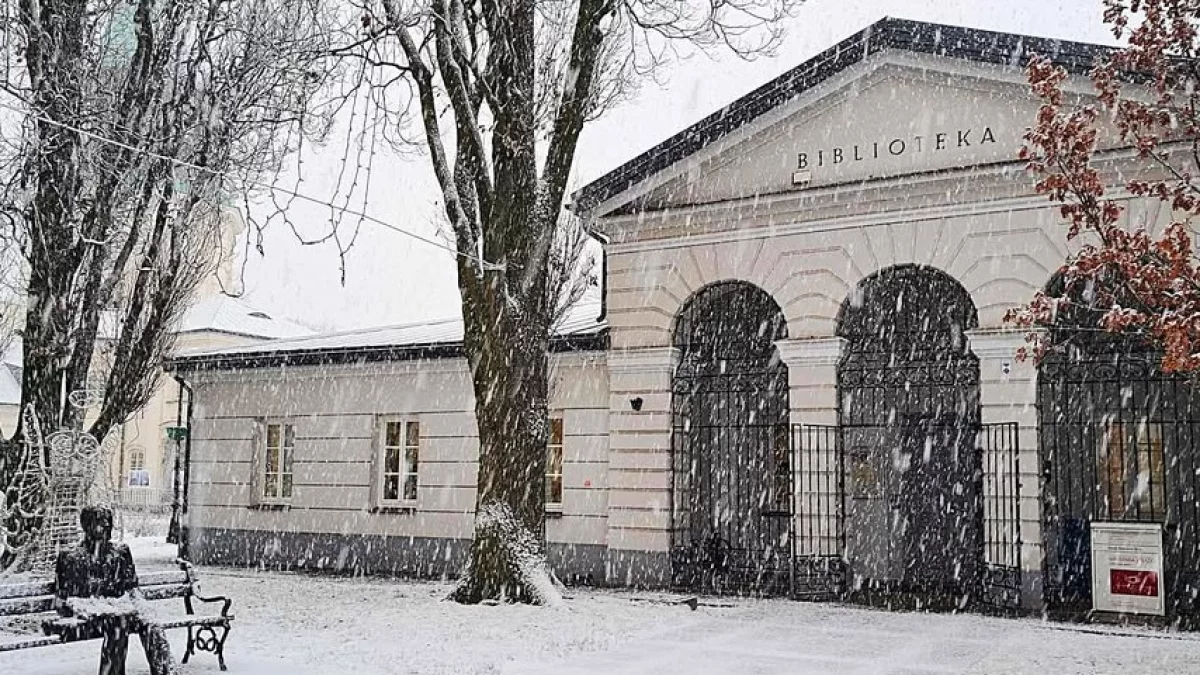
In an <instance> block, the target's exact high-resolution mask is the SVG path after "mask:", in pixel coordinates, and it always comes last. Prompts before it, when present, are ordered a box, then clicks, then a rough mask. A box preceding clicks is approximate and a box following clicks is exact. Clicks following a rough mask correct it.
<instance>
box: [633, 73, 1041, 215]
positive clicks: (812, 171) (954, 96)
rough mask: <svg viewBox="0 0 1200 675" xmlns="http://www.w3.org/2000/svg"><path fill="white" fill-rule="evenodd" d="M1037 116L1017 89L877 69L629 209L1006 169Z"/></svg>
mask: <svg viewBox="0 0 1200 675" xmlns="http://www.w3.org/2000/svg"><path fill="white" fill-rule="evenodd" d="M1037 108H1038V103H1037V101H1036V100H1034V99H1033V98H1032V97H1030V96H1029V95H1028V94H1027V93H1026V92H1025V90H1024V88H1023V87H1020V86H1019V85H1015V84H1010V83H1006V82H997V81H988V80H980V79H967V78H958V81H956V78H954V77H953V76H947V75H945V74H941V73H937V74H935V73H931V72H930V71H924V72H920V71H912V70H908V69H902V68H896V67H891V68H881V69H879V70H878V71H876V72H875V73H873V74H872V76H871V77H869V78H866V79H865V81H864V80H855V81H853V82H851V83H848V84H847V85H846V86H845V87H844V88H843V89H842V90H841V91H837V92H834V93H832V94H830V95H829V96H828V97H826V98H825V99H824V100H822V101H819V102H816V103H814V104H812V105H810V106H807V107H804V108H802V109H799V110H795V111H794V112H791V113H790V114H787V115H785V116H783V117H782V119H779V120H776V121H772V122H771V123H769V124H767V125H765V126H763V127H762V128H759V129H756V130H753V131H751V130H747V131H748V132H749V133H745V134H743V136H742V137H741V138H739V139H736V140H734V142H730V143H727V144H726V146H727V147H724V148H721V149H720V150H719V151H718V152H715V153H711V154H709V156H704V155H703V154H700V155H698V156H696V157H693V158H691V159H690V161H687V162H686V163H688V164H690V166H687V167H686V169H685V170H684V171H682V172H681V173H680V175H679V176H678V177H676V178H675V179H674V180H672V181H669V182H667V183H665V184H663V185H662V186H659V187H658V188H657V189H655V190H652V191H649V192H648V193H646V194H645V195H644V196H642V197H641V198H640V199H639V203H641V204H643V205H644V206H647V207H651V208H661V207H665V206H672V205H680V204H706V203H712V202H719V201H727V200H731V199H742V198H749V197H755V196H762V195H771V194H779V193H783V192H789V191H793V190H807V189H814V188H820V187H826V186H831V185H839V184H846V183H856V182H861V181H864V180H873V179H880V178H887V177H894V176H903V175H907V174H916V173H928V172H936V171H945V170H951V169H957V168H965V167H976V166H981V165H987V164H994V163H997V162H1012V161H1015V160H1016V159H1017V153H1018V152H1019V151H1020V148H1021V144H1022V137H1023V135H1024V133H1025V130H1026V128H1027V127H1029V126H1030V124H1031V123H1032V122H1033V120H1034V115H1035V114H1036V111H1037Z"/></svg>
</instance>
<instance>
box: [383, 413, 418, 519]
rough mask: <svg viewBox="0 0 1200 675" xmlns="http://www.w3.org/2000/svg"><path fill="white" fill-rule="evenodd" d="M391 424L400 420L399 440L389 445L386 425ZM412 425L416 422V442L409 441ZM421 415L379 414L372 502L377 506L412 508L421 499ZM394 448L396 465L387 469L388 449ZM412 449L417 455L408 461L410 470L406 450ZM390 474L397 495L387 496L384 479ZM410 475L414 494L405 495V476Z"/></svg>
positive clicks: (384, 507)
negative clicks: (392, 497) (394, 483)
mask: <svg viewBox="0 0 1200 675" xmlns="http://www.w3.org/2000/svg"><path fill="white" fill-rule="evenodd" d="M392 424H399V425H400V431H399V436H400V437H399V441H400V442H399V443H398V444H397V445H391V444H389V443H388V427H389V425H392ZM411 425H416V443H415V444H410V443H409V441H410V437H409V430H410V428H411ZM421 431H422V430H421V419H420V417H419V416H416V415H383V416H381V417H380V418H379V423H378V429H377V430H376V440H375V448H376V451H375V471H374V481H375V500H374V502H375V503H374V506H375V508H377V509H415V508H417V507H418V506H419V504H420V502H421V445H422V442H421V441H422V438H423V435H422V433H421ZM392 448H395V449H396V450H397V451H398V452H397V459H398V465H397V466H396V470H395V471H389V470H388V468H389V467H388V465H387V464H388V461H387V460H388V451H389V450H391V449H392ZM410 450H412V451H415V455H416V459H415V461H413V462H411V466H412V467H413V468H412V470H411V471H410V470H409V468H408V467H409V466H410V462H409V451H410ZM389 476H395V477H396V498H395V499H388V498H387V495H386V490H387V479H388V477H389ZM409 477H412V479H413V496H412V497H406V496H405V488H406V487H407V485H408V479H409Z"/></svg>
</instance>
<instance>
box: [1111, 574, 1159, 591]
mask: <svg viewBox="0 0 1200 675" xmlns="http://www.w3.org/2000/svg"><path fill="white" fill-rule="evenodd" d="M1108 588H1109V592H1110V593H1112V594H1113V595H1138V596H1144V597H1148V598H1156V597H1158V575H1157V574H1156V573H1154V572H1151V571H1149V570H1117V569H1114V570H1109V572H1108Z"/></svg>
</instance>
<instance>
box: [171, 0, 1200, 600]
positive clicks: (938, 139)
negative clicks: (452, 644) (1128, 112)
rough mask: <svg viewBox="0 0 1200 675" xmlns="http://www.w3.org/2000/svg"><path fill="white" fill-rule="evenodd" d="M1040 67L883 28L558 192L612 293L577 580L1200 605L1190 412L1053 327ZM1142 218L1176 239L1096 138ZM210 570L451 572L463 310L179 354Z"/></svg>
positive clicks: (1135, 354)
mask: <svg viewBox="0 0 1200 675" xmlns="http://www.w3.org/2000/svg"><path fill="white" fill-rule="evenodd" d="M1035 53H1036V54H1042V55H1045V56H1047V57H1049V58H1051V59H1052V60H1054V61H1055V62H1057V63H1058V64H1060V65H1062V66H1063V67H1065V68H1066V69H1067V70H1068V71H1070V72H1071V73H1073V75H1072V79H1070V80H1069V81H1068V82H1067V83H1066V84H1065V88H1066V91H1067V95H1068V101H1069V100H1070V98H1071V97H1078V98H1077V100H1080V101H1082V100H1083V97H1086V96H1087V95H1088V94H1089V93H1090V92H1091V91H1092V88H1091V83H1090V81H1089V79H1088V77H1087V71H1088V70H1089V69H1090V67H1091V65H1092V64H1093V62H1094V61H1095V59H1096V58H1097V57H1098V56H1100V55H1102V54H1103V53H1104V48H1102V47H1098V46H1094V45H1087V44H1079V43H1070V42H1063V41H1057V40H1047V39H1042V38H1036V37H1029V36H1022V35H1011V34H1003V33H994V32H988V31H982V30H975V29H967V28H959V27H953V26H943V25H933V24H926V23H919V22H912V21H904V20H895V19H884V20H882V21H880V22H878V23H876V24H874V25H871V26H869V27H867V28H866V29H864V30H862V31H861V32H859V33H857V34H856V35H853V36H852V37H850V38H848V39H846V40H844V41H842V42H841V43H839V44H836V45H833V46H831V47H830V48H829V49H827V50H826V51H824V52H822V53H821V54H819V55H817V56H816V57H814V58H813V59H811V60H810V61H808V62H806V63H803V64H800V65H799V66H797V67H796V68H794V69H793V70H791V71H789V72H786V73H785V74H783V75H782V76H780V77H778V78H777V79H775V80H773V81H771V82H769V83H767V84H765V85H763V86H762V87H759V88H758V89H756V90H754V91H751V92H749V93H747V94H746V95H745V96H743V97H742V98H740V99H738V100H736V101H733V102H731V103H730V104H729V105H727V106H726V107H724V108H722V109H721V110H720V111H719V112H717V113H714V114H713V115H711V116H709V117H707V118H705V119H703V120H701V121H699V122H697V123H696V124H694V125H692V126H691V127H689V128H687V129H684V130H682V131H681V132H679V133H678V134H677V135H675V136H673V137H671V138H669V139H667V140H665V141H663V142H662V143H660V144H659V145H657V146H655V147H653V148H651V149H650V150H648V151H646V152H645V153H643V154H642V155H640V156H638V157H636V158H633V159H631V160H630V161H629V162H627V163H626V164H624V165H622V166H620V167H618V168H616V169H615V170H613V171H612V172H611V173H609V174H607V175H605V176H604V177H602V178H600V179H599V180H597V181H595V182H593V183H592V184H589V185H587V186H585V187H583V188H582V189H581V190H579V191H578V192H577V193H575V194H574V195H573V196H572V203H571V208H572V209H573V210H574V211H575V212H577V213H579V214H580V215H581V216H582V217H583V218H584V219H585V222H586V223H588V224H589V227H590V229H591V230H592V232H593V233H594V234H595V235H596V237H597V238H598V239H600V240H601V241H602V242H603V245H604V265H603V270H604V274H603V283H602V290H603V293H602V296H603V298H602V300H601V301H599V302H596V303H593V304H585V305H582V306H580V307H577V308H576V309H575V312H574V313H573V314H572V315H571V317H569V319H568V320H567V321H566V322H565V325H564V326H563V327H562V328H561V330H560V332H559V334H558V335H557V336H556V337H555V338H554V340H553V342H552V344H553V351H554V353H553V354H552V356H551V364H552V376H553V380H554V381H553V383H552V387H551V388H552V392H553V396H552V400H551V418H552V433H551V438H550V442H549V447H548V448H547V458H548V461H547V486H548V487H547V514H546V516H547V517H546V541H547V546H548V550H549V554H550V558H551V562H552V564H553V566H554V567H555V569H556V571H557V573H558V575H559V577H560V578H562V579H563V580H564V581H567V582H568V583H581V584H595V585H609V586H628V587H638V588H656V589H687V590H689V591H692V592H702V593H737V594H749V595H773V596H783V597H793V598H796V599H806V600H825V599H831V600H833V599H836V600H848V601H853V602H863V603H870V604H881V605H884V606H896V607H933V608H936V607H946V608H953V609H971V610H978V611H986V610H1007V611H1041V610H1046V611H1048V612H1051V613H1055V612H1061V613H1064V614H1074V615H1079V616H1082V615H1086V614H1089V613H1095V612H1100V613H1111V614H1113V615H1120V614H1125V615H1132V614H1138V615H1146V616H1147V617H1162V620H1164V621H1175V620H1184V621H1187V620H1191V619H1194V618H1196V617H1197V616H1200V601H1198V600H1197V598H1198V596H1200V559H1198V557H1200V505H1198V504H1200V495H1198V492H1197V488H1198V484H1200V476H1198V474H1200V462H1197V447H1198V446H1200V397H1197V396H1196V395H1195V394H1194V390H1193V387H1192V386H1191V385H1190V383H1189V382H1188V381H1187V380H1184V379H1181V378H1178V377H1175V376H1172V375H1168V374H1164V373H1163V372H1162V371H1161V370H1160V368H1159V366H1158V364H1159V356H1158V355H1157V354H1156V353H1154V352H1152V351H1150V350H1149V349H1147V348H1145V347H1141V346H1139V345H1138V344H1134V343H1132V342H1129V341H1125V340H1121V339H1118V337H1116V336H1106V334H1105V333H1103V331H1098V330H1096V329H1095V325H1094V317H1065V318H1062V317H1060V324H1061V325H1056V326H1055V327H1054V328H1052V329H1051V333H1052V334H1051V336H1050V338H1051V339H1052V341H1053V342H1054V343H1055V344H1057V345H1059V346H1060V347H1061V348H1060V349H1056V350H1055V351H1054V352H1053V355H1052V356H1050V357H1048V358H1046V359H1044V360H1042V361H1041V362H1040V363H1034V362H1032V361H1022V360H1018V359H1017V358H1016V352H1017V350H1018V348H1020V347H1021V346H1022V344H1023V343H1024V339H1025V335H1024V333H1023V332H1022V331H1020V330H1016V329H1014V328H1013V327H1012V326H1010V325H1008V324H1006V323H1005V321H1004V315H1005V313H1006V312H1007V311H1008V310H1009V309H1011V308H1013V307H1017V306H1020V305H1022V304H1024V303H1026V302H1027V301H1028V300H1029V299H1030V298H1031V297H1032V296H1033V294H1034V293H1035V292H1036V291H1038V290H1039V289H1042V288H1048V287H1049V288H1053V285H1054V284H1055V283H1056V279H1055V272H1056V270H1058V269H1059V267H1060V266H1061V265H1062V264H1063V262H1064V260H1065V259H1066V257H1067V255H1068V248H1067V243H1066V241H1065V235H1066V228H1065V226H1064V225H1063V223H1062V221H1061V217H1060V215H1059V213H1058V211H1057V209H1055V208H1054V207H1053V205H1052V204H1050V202H1049V201H1048V200H1047V198H1046V197H1045V196H1044V195H1038V194H1035V192H1034V179H1033V178H1032V177H1031V176H1030V175H1029V174H1028V173H1027V171H1026V170H1025V164H1024V162H1022V161H1020V160H1018V159H1017V156H1018V152H1019V150H1020V148H1021V145H1022V135H1023V134H1024V132H1025V130H1026V129H1027V128H1028V127H1029V126H1030V125H1031V124H1032V123H1033V121H1034V118H1035V113H1036V111H1037V109H1038V101H1037V100H1036V99H1034V98H1033V97H1032V95H1031V94H1030V92H1029V89H1028V85H1027V83H1026V79H1025V73H1024V70H1023V64H1024V63H1025V62H1026V60H1027V59H1028V57H1029V55H1031V54H1035ZM1096 163H1097V166H1098V167H1099V168H1100V169H1101V170H1102V172H1103V175H1104V176H1106V177H1107V180H1109V181H1110V182H1111V185H1112V189H1111V194H1112V195H1114V198H1116V199H1119V200H1122V202H1123V205H1124V213H1123V216H1122V217H1124V218H1128V219H1130V222H1137V223H1143V222H1144V223H1149V224H1150V226H1151V227H1156V226H1159V227H1161V225H1162V224H1164V223H1166V222H1168V221H1169V220H1170V213H1167V212H1160V208H1159V203H1158V202H1157V201H1148V200H1142V199H1136V198H1134V197H1132V196H1131V195H1129V194H1128V192H1127V191H1125V190H1124V188H1123V187H1122V180H1123V179H1122V178H1121V177H1122V176H1124V177H1128V176H1130V175H1134V174H1135V173H1136V172H1146V171H1149V170H1150V168H1149V167H1147V166H1145V165H1144V164H1143V163H1142V162H1141V161H1140V160H1138V159H1137V156H1136V153H1135V152H1134V151H1133V150H1132V149H1130V148H1128V147H1121V146H1119V145H1116V144H1114V143H1109V144H1107V145H1105V144H1102V149H1101V151H1100V152H1099V153H1098V155H1097V158H1096ZM170 368H171V369H172V371H173V373H174V374H175V376H176V377H178V378H179V379H180V380H182V382H183V383H184V385H185V386H186V388H187V389H188V390H189V391H190V396H189V400H190V405H189V406H188V410H189V413H188V417H189V420H188V425H189V427H190V429H191V433H190V436H189V440H188V443H187V448H186V462H185V472H186V480H185V481H184V488H183V489H184V495H183V498H184V501H185V503H186V508H185V514H184V522H185V524H186V527H187V537H186V544H187V547H188V554H189V555H190V556H191V557H192V558H193V559H194V560H196V561H197V562H202V563H212V564H230V565H241V564H246V565H249V564H258V563H257V561H260V560H266V561H269V562H268V564H270V565H277V566H279V567H286V568H311V569H328V570H339V571H352V572H360V573H380V574H410V575H419V576H428V577H440V576H447V577H452V576H454V575H456V574H457V573H458V571H459V570H460V568H461V565H462V563H463V561H464V559H465V557H466V553H467V550H468V547H469V545H470V538H471V536H472V530H473V510H474V506H475V484H476V475H477V470H476V459H477V452H478V443H477V438H476V430H475V421H474V415H473V412H472V411H473V407H474V401H473V397H472V388H471V381H470V373H469V370H468V365H467V362H466V360H465V359H464V358H463V356H462V325H461V322H460V321H445V322H432V323H428V324H422V325H412V324H409V325H404V326H398V327H390V328H376V329H365V330H359V331H353V332H347V333H337V334H327V335H315V336H309V337H299V338H288V339H281V340H273V341H269V342H265V343H257V344H253V345H249V346H240V347H226V348H220V349H210V350H207V351H203V352H191V353H188V354H184V355H182V356H180V357H177V358H176V359H174V360H173V361H172V362H171V364H170Z"/></svg>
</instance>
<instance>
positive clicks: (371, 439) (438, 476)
mask: <svg viewBox="0 0 1200 675" xmlns="http://www.w3.org/2000/svg"><path fill="white" fill-rule="evenodd" d="M553 364H554V365H553V366H552V378H553V380H554V384H553V385H552V393H551V402H550V408H551V411H552V412H553V413H556V414H561V415H562V417H563V427H564V441H563V442H564V460H563V481H564V486H563V509H562V515H561V517H553V518H550V519H548V521H547V528H546V529H547V539H548V541H550V542H552V543H576V544H596V545H603V543H604V540H605V537H606V534H607V525H606V520H607V515H608V514H607V499H606V494H607V493H606V490H607V485H608V457H607V451H608V447H607V446H608V444H607V432H608V428H607V425H608V379H607V370H606V367H605V359H604V355H603V354H602V353H583V354H573V355H559V356H556V357H554V359H553ZM191 379H192V381H193V382H192V383H193V388H194V391H195V402H196V405H195V410H194V419H193V425H194V426H193V431H192V434H193V435H192V469H191V477H190V489H191V493H190V508H189V519H190V524H191V526H192V527H197V528H232V529H252V530H270V531H282V532H306V533H361V534H386V535H393V536H414V537H435V538H470V537H471V532H472V523H473V519H472V514H473V512H474V507H475V492H476V474H477V456H478V436H477V432H476V428H475V417H474V412H473V405H474V403H473V401H474V398H473V395H472V393H471V382H470V375H469V372H468V371H467V366H466V362H465V361H464V360H463V359H440V360H435V361H412V362H402V363H392V364H379V365H374V366H321V367H315V366H314V367H294V368H283V369H279V368H271V369H262V370H244V371H232V372H221V373H198V374H196V375H195V376H193V377H192V378H191ZM382 415H402V416H408V417H412V418H415V419H417V420H419V421H420V423H421V450H420V452H421V459H420V466H419V479H418V503H417V506H416V508H415V509H414V510H412V511H411V512H404V513H377V512H373V510H372V507H373V506H374V504H373V502H372V496H371V492H372V490H371V482H372V479H373V476H372V455H373V452H374V448H375V443H376V438H377V433H376V429H377V426H376V425H377V424H378V418H379V416H382ZM268 418H269V419H271V420H280V421H285V422H289V423H291V424H293V425H294V427H295V431H296V445H295V457H294V465H293V470H294V474H295V477H294V492H293V498H292V500H291V502H290V504H289V508H288V509H286V510H260V509H255V508H252V507H253V504H254V501H255V500H254V499H253V495H252V485H253V481H254V476H255V469H256V467H255V466H254V463H253V461H254V459H255V457H256V454H255V445H256V443H258V442H260V438H261V435H260V432H259V429H260V428H261V424H262V422H263V420H264V419H268Z"/></svg>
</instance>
